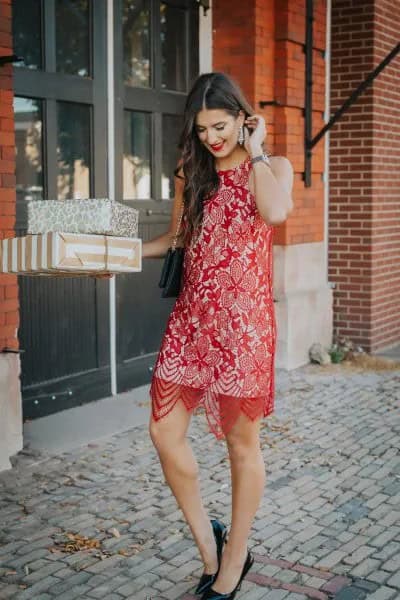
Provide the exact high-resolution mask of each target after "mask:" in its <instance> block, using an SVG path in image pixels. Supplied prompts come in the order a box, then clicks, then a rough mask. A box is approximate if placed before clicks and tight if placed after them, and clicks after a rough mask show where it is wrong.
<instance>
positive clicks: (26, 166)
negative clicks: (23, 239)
mask: <svg viewBox="0 0 400 600" xmlns="http://www.w3.org/2000/svg"><path fill="white" fill-rule="evenodd" d="M14 120H15V150H16V157H15V159H16V167H15V175H16V193H17V224H16V228H17V230H19V228H20V227H21V224H23V226H25V223H26V219H27V204H26V203H27V201H28V200H42V199H43V164H42V103H41V101H40V100H31V99H30V98H18V97H15V98H14Z"/></svg>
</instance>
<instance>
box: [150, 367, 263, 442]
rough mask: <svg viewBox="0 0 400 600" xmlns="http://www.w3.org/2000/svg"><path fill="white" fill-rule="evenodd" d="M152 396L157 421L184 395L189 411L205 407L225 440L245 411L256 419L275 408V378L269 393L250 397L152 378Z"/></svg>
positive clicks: (213, 426) (217, 434)
mask: <svg viewBox="0 0 400 600" xmlns="http://www.w3.org/2000/svg"><path fill="white" fill-rule="evenodd" d="M150 397H151V407H152V415H153V418H154V420H155V421H159V420H160V419H162V418H163V417H165V416H166V415H167V414H168V413H170V412H171V410H172V409H173V408H174V406H175V404H176V402H177V401H178V400H179V398H182V401H183V403H184V405H185V407H186V409H187V410H188V411H192V410H195V409H197V408H198V407H200V406H202V407H203V408H204V411H205V414H206V418H207V422H208V425H209V429H210V431H211V432H212V433H213V434H214V435H215V437H216V438H217V439H223V438H224V437H225V436H226V434H227V433H229V431H230V430H231V428H232V427H233V425H234V424H235V422H236V419H237V418H238V417H239V415H240V413H245V414H246V415H247V416H248V417H249V419H251V420H252V421H254V420H255V419H257V418H261V417H267V416H268V415H270V414H271V413H272V412H273V411H274V397H273V377H271V386H270V390H269V393H268V394H266V395H264V396H258V397H250V398H246V397H240V398H239V397H235V396H230V395H225V394H220V393H216V392H214V391H212V390H211V389H195V388H192V387H190V386H186V385H182V384H179V383H175V382H173V381H165V380H164V379H160V378H159V377H153V379H152V382H151V386H150Z"/></svg>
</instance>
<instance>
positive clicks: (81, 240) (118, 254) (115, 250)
mask: <svg viewBox="0 0 400 600" xmlns="http://www.w3.org/2000/svg"><path fill="white" fill-rule="evenodd" d="M141 270H142V240H141V239H140V238H126V237H115V236H105V235H87V234H75V233H64V232H63V233H60V232H51V233H44V234H39V235H27V236H24V237H16V238H8V239H4V240H1V245H0V272H3V273H18V274H20V275H63V276H64V275H68V274H70V275H77V274H82V275H88V274H92V273H96V272H99V271H101V272H106V273H134V272H137V271H141Z"/></svg>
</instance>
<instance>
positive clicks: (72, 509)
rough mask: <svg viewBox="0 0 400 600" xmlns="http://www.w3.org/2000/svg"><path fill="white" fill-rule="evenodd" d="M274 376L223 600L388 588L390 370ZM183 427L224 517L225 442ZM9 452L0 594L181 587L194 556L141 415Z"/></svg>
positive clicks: (351, 595) (166, 593)
mask: <svg viewBox="0 0 400 600" xmlns="http://www.w3.org/2000/svg"><path fill="white" fill-rule="evenodd" d="M276 385H277V393H276V412H275V414H274V415H273V416H271V417H270V418H268V419H266V420H265V421H264V426H263V431H262V442H263V450H264V455H265V461H266V468H267V485H266V489H265V494H264V498H263V501H262V505H261V507H260V509H259V511H258V514H257V518H256V520H255V523H254V527H253V530H252V534H251V542H250V547H251V548H252V550H253V552H254V554H255V556H256V563H255V565H254V567H253V568H252V569H251V571H250V572H249V574H248V576H247V578H246V580H245V581H244V582H243V585H242V589H241V591H240V592H239V593H238V595H237V598H243V600H257V599H260V598H262V599H265V600H282V599H285V600H306V599H308V598H315V599H318V600H324V599H326V600H327V599H329V598H335V599H336V600H353V599H357V600H359V599H363V598H368V599H369V600H391V599H400V455H399V446H400V442H399V441H400V418H399V417H400V415H399V413H400V407H399V405H400V402H399V400H400V371H392V372H381V373H372V372H369V373H367V372H364V373H357V372H349V371H347V370H346V369H344V368H343V367H341V366H332V367H328V368H327V369H322V368H321V367H318V366H316V365H308V366H306V367H302V368H300V369H296V370H295V371H292V372H290V373H286V372H283V371H282V372H281V371H278V373H277V381H276ZM190 438H191V440H192V442H193V448H194V451H195V454H196V456H197V457H198V460H199V464H200V468H201V476H202V489H203V493H204V498H205V502H206V505H207V507H208V509H209V513H210V516H214V515H215V516H217V517H220V518H222V519H225V520H226V521H227V522H228V523H229V516H230V514H229V511H230V483H229V471H228V462H227V453H226V448H225V444H224V443H223V442H217V441H216V440H215V439H214V438H213V436H212V434H210V433H208V432H207V429H206V425H205V421H204V416H203V415H202V414H198V415H196V416H195V417H194V418H193V420H192V425H191V429H190ZM14 462H15V463H16V464H15V468H14V469H13V470H10V471H7V472H5V473H3V474H1V475H0V544H1V545H0V598H1V599H4V598H12V599H13V600H14V599H16V600H24V599H27V598H29V599H34V600H45V599H46V600H47V599H52V598H57V600H73V599H74V598H78V599H81V598H82V599H92V600H94V599H96V598H106V599H107V600H117V599H118V600H120V599H134V600H146V599H148V600H150V599H151V600H168V599H169V600H178V599H179V600H189V599H191V598H195V596H192V595H191V593H190V592H191V591H192V590H193V588H194V585H195V584H196V582H197V579H198V577H199V576H200V574H201V571H202V565H201V562H200V561H199V557H198V553H197V549H196V547H195V546H194V543H193V541H192V538H191V536H190V532H189V529H188V526H187V525H186V523H185V522H184V520H183V518H182V515H181V513H180V511H179V510H178V509H177V506H176V503H175V499H174V498H173V496H172V494H171V492H170V491H169V488H167V486H166V485H165V483H164V480H163V476H162V472H161V468H160V466H159V463H158V460H157V458H156V453H155V450H154V448H153V446H152V444H151V441H150V439H149V437H148V433H147V427H146V426H144V425H140V426H138V427H135V428H132V429H130V430H129V431H126V432H123V433H119V434H117V435H114V436H112V437H110V438H108V439H104V440H101V441H97V442H96V443H94V444H89V445H86V446H85V447H81V448H79V449H76V450H72V451H67V452H64V453H63V454H59V455H45V454H41V453H38V452H37V451H29V450H27V451H24V452H23V453H20V454H19V455H18V459H17V460H16V461H14ZM85 537H87V538H88V539H87V540H85ZM67 549H68V550H70V552H66V551H64V550H67Z"/></svg>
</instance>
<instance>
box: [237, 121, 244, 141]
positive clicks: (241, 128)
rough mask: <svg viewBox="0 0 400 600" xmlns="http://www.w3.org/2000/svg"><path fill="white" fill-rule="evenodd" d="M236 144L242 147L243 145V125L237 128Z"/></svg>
mask: <svg viewBox="0 0 400 600" xmlns="http://www.w3.org/2000/svg"><path fill="white" fill-rule="evenodd" d="M238 144H239V145H240V146H243V144H244V127H243V125H241V126H240V127H239V135H238Z"/></svg>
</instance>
